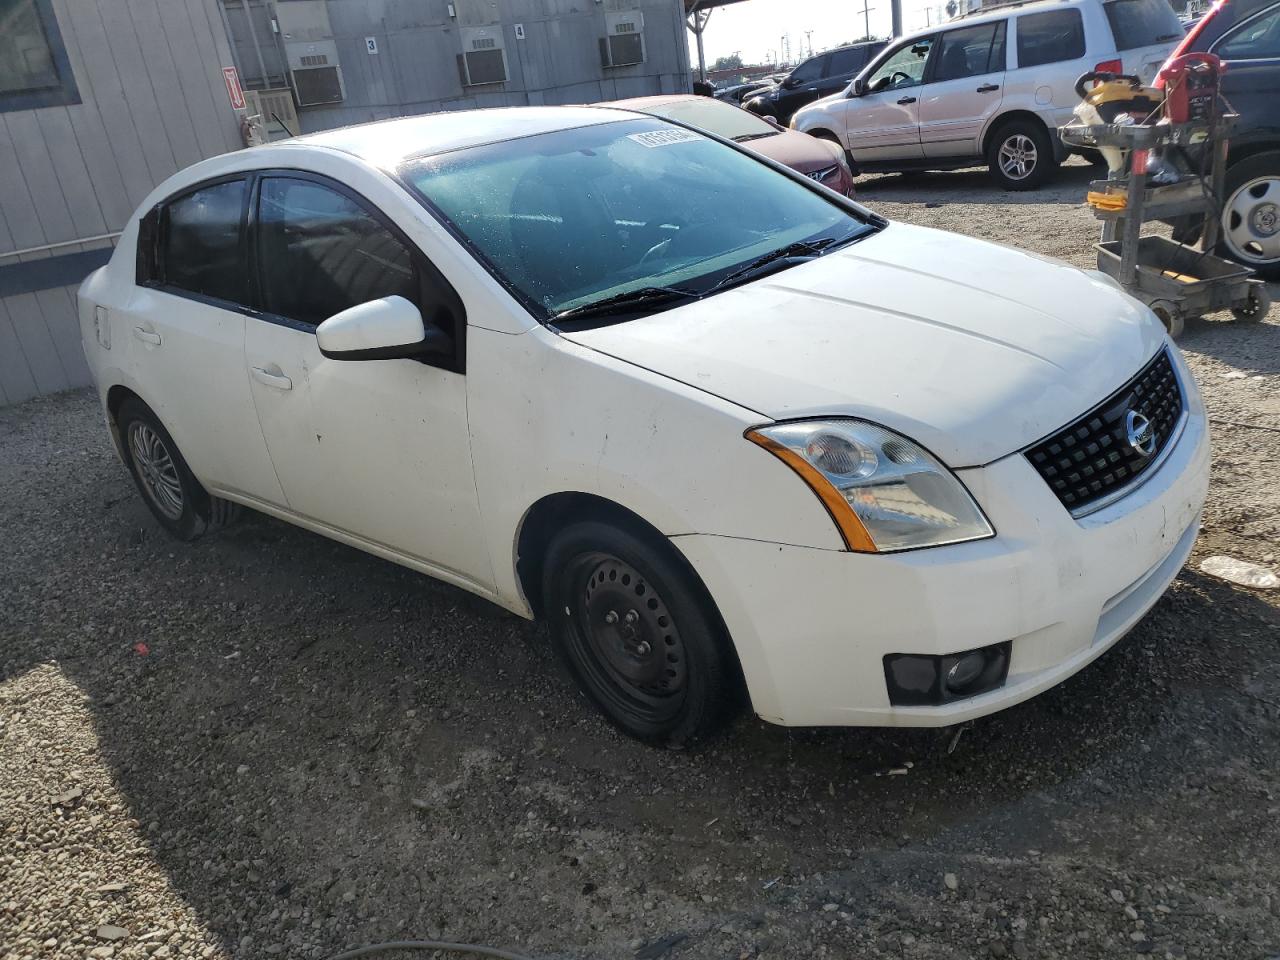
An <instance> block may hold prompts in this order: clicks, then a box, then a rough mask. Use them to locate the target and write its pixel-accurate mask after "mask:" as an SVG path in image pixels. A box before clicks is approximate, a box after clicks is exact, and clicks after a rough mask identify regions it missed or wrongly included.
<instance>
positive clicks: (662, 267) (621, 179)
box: [400, 118, 875, 321]
mask: <svg viewBox="0 0 1280 960" xmlns="http://www.w3.org/2000/svg"><path fill="white" fill-rule="evenodd" d="M400 175H401V178H402V179H403V180H404V181H405V182H406V184H407V185H408V186H409V187H410V188H411V190H413V191H414V192H415V193H416V194H417V195H418V196H419V198H420V199H421V200H423V201H424V202H425V203H426V204H427V205H428V206H429V207H430V208H431V209H432V210H433V211H435V212H436V214H437V215H438V216H440V217H441V218H442V219H444V220H445V221H446V222H447V223H448V224H449V225H450V226H451V227H452V228H453V230H454V231H455V233H456V234H458V235H460V237H461V239H462V240H463V241H464V242H465V244H466V245H467V246H468V247H469V249H470V250H471V252H472V253H473V254H474V255H475V256H476V257H477V259H479V260H480V261H481V262H482V263H483V264H485V265H486V266H487V267H488V269H489V270H490V271H491V272H492V273H493V274H494V275H495V276H496V277H497V278H498V279H499V280H500V281H501V282H503V283H504V285H506V286H507V288H508V289H510V290H511V291H512V292H513V293H514V294H515V295H517V296H518V297H519V298H520V299H521V300H522V301H523V302H524V303H525V305H526V306H527V307H528V308H529V310H530V312H531V313H533V314H534V315H535V316H536V317H538V318H539V319H540V320H543V321H549V320H551V319H552V318H554V317H556V316H557V315H558V314H561V313H563V312H565V311H568V310H574V309H578V308H586V307H594V306H595V305H597V304H599V303H600V302H601V301H604V300H608V299H610V298H614V297H625V296H627V295H629V294H632V293H634V292H636V291H641V290H652V288H662V291H661V292H663V293H664V294H667V295H670V292H671V290H672V289H677V290H679V291H682V292H688V293H689V294H691V295H697V296H702V295H707V294H709V293H711V292H713V291H714V290H717V289H721V288H722V285H726V284H727V285H732V283H733V282H737V280H736V279H735V278H736V276H737V275H738V272H739V271H741V270H743V269H744V268H745V267H746V266H747V265H748V264H756V263H757V261H758V260H759V258H761V257H770V256H773V255H776V254H777V253H778V252H779V251H780V250H782V251H783V252H785V251H786V249H787V248H789V247H791V246H792V245H795V244H801V245H802V246H800V247H798V248H797V255H803V254H805V253H810V254H811V253H812V250H816V249H825V248H826V247H827V246H830V247H831V248H832V249H834V248H835V246H837V245H839V244H842V243H848V242H852V240H854V239H856V238H858V237H860V236H863V235H865V234H866V233H870V232H873V231H874V229H875V228H874V227H873V226H871V225H870V224H869V223H867V222H866V221H865V220H863V219H861V218H859V217H857V216H855V215H854V214H853V213H851V212H850V211H849V210H848V209H847V208H846V207H843V206H841V205H838V204H836V203H834V202H832V201H831V200H829V199H827V198H825V197H824V196H822V195H821V194H820V193H817V192H815V191H813V190H811V189H809V188H808V187H806V186H804V185H803V184H801V183H798V182H796V181H795V180H793V179H791V178H790V177H788V176H786V175H785V174H782V173H778V172H776V171H774V170H772V169H770V168H769V167H768V166H765V165H764V164H763V163H761V162H760V161H759V160H756V159H754V158H753V157H752V156H751V155H749V154H746V153H744V152H743V151H741V150H737V149H734V148H733V147H730V146H727V145H725V144H722V143H719V142H718V141H715V140H711V139H709V138H707V137H704V136H702V135H700V134H698V133H695V132H694V131H692V130H685V129H683V128H679V127H672V126H670V125H669V124H666V123H663V122H662V121H660V120H656V119H650V118H643V119H640V118H637V119H634V120H619V121H612V122H608V123H601V124H596V125H592V126H587V127H578V128H574V129H569V130H560V131H556V132H554V133H545V134H540V135H537V136H529V137H523V138H520V139H516V140H510V141H507V142H505V143H497V144H490V145H487V146H481V147H472V148H468V149H463V150H458V151H455V152H452V153H447V154H442V155H440V156H437V157H428V158H424V159H421V160H417V161H410V162H409V163H407V164H405V165H404V166H403V167H402V168H401V170H400ZM744 197H747V198H750V202H744V201H743V198H744ZM810 248H812V249H810ZM790 262H791V261H787V262H786V263H783V264H782V267H783V268H785V267H786V266H788V265H789V264H790ZM748 272H751V271H748ZM681 295H683V293H682V294H681Z"/></svg>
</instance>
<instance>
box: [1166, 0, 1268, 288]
mask: <svg viewBox="0 0 1280 960" xmlns="http://www.w3.org/2000/svg"><path fill="white" fill-rule="evenodd" d="M1192 52H1208V53H1213V54H1216V55H1217V56H1218V57H1219V58H1221V60H1222V62H1223V66H1224V67H1226V70H1225V72H1224V73H1223V75H1222V95H1223V97H1225V98H1226V100H1227V101H1228V102H1229V103H1230V104H1231V107H1232V109H1234V110H1235V111H1236V112H1237V113H1238V114H1239V115H1240V120H1239V122H1238V123H1237V125H1236V129H1235V132H1233V133H1232V135H1231V146H1230V150H1229V152H1228V154H1227V163H1228V166H1227V176H1226V189H1225V190H1224V197H1223V200H1224V203H1223V208H1222V244H1221V246H1220V247H1219V253H1221V254H1222V255H1223V256H1226V257H1230V258H1231V259H1233V260H1236V261H1238V262H1240V263H1243V264H1246V265H1247V266H1250V267H1252V268H1253V269H1254V270H1256V271H1257V272H1258V273H1259V275H1261V276H1263V277H1265V278H1267V279H1269V280H1280V3H1276V2H1274V0H1229V2H1224V3H1219V4H1215V5H1214V6H1213V7H1212V8H1211V9H1210V10H1209V12H1208V13H1206V14H1205V15H1204V17H1203V18H1202V19H1201V20H1200V21H1199V23H1197V24H1196V26H1195V27H1194V28H1193V29H1192V31H1191V33H1189V34H1187V37H1186V39H1185V40H1183V42H1182V43H1181V44H1180V45H1179V46H1178V49H1177V54H1183V53H1192ZM1198 233H1199V225H1198V224H1188V225H1186V227H1185V228H1184V229H1181V230H1179V231H1178V234H1177V235H1178V236H1179V237H1180V238H1182V239H1184V240H1186V239H1190V238H1191V237H1194V236H1195V235H1197V234H1198Z"/></svg>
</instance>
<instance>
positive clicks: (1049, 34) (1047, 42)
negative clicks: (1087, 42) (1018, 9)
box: [1018, 10, 1084, 67]
mask: <svg viewBox="0 0 1280 960" xmlns="http://www.w3.org/2000/svg"><path fill="white" fill-rule="evenodd" d="M1083 56H1084V21H1083V20H1082V19H1081V17H1080V11H1079V10H1050V11H1048V12H1046V13H1028V14H1027V15H1025V16H1022V17H1019V18H1018V66H1019V67H1037V66H1039V65H1040V64H1042V63H1060V62H1061V61H1063V60H1078V59H1080V58H1081V57H1083Z"/></svg>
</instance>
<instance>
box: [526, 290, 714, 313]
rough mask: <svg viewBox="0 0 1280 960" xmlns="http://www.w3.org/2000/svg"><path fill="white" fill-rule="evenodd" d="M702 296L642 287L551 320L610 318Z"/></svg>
mask: <svg viewBox="0 0 1280 960" xmlns="http://www.w3.org/2000/svg"><path fill="white" fill-rule="evenodd" d="M701 296H702V295H701V294H700V293H697V292H695V291H693V290H684V289H681V288H680V287H640V288H639V289H638V290H628V291H626V292H625V293H615V294H614V295H613V296H611V297H605V298H604V299H603V300H597V301H595V302H594V303H584V304H583V305H582V306H580V307H570V308H569V309H568V310H561V311H560V312H559V313H557V314H555V315H554V316H553V317H552V318H551V319H552V320H553V321H561V320H577V319H580V318H582V317H608V316H613V315H615V314H619V313H634V312H635V311H636V310H639V309H643V308H645V307H650V306H657V305H658V304H662V303H670V302H672V301H673V300H697V299H699V298H700V297H701Z"/></svg>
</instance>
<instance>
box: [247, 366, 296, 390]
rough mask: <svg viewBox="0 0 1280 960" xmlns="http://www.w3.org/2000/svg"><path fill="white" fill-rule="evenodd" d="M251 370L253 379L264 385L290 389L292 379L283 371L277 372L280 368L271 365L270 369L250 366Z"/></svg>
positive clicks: (291, 387)
mask: <svg viewBox="0 0 1280 960" xmlns="http://www.w3.org/2000/svg"><path fill="white" fill-rule="evenodd" d="M250 369H251V370H252V371H253V379H255V380H257V381H258V382H259V383H261V384H264V385H265V386H268V387H272V388H274V389H276V390H292V389H293V381H292V380H290V379H289V378H288V377H286V376H285V375H284V374H283V373H277V372H276V371H278V370H279V369H280V368H279V367H276V366H273V367H272V368H271V369H270V370H267V369H266V368H264V367H251V368H250Z"/></svg>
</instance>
